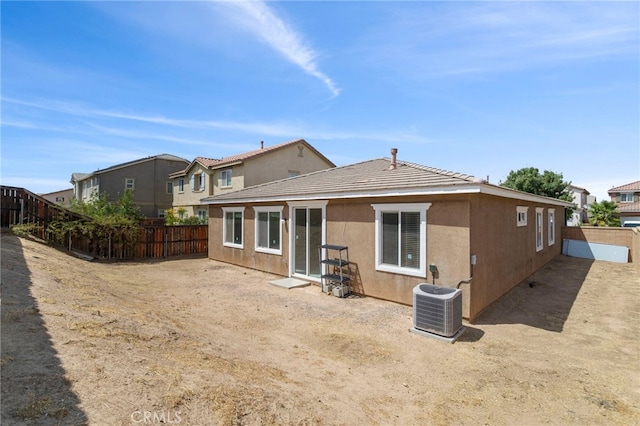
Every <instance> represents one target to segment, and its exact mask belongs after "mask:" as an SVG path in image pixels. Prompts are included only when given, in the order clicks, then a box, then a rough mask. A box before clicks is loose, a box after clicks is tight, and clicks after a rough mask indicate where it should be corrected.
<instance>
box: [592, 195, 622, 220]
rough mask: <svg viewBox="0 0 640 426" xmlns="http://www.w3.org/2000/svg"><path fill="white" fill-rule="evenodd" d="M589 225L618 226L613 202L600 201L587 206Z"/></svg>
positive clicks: (616, 211)
mask: <svg viewBox="0 0 640 426" xmlns="http://www.w3.org/2000/svg"><path fill="white" fill-rule="evenodd" d="M589 215H590V217H589V225H593V226H620V217H619V216H618V205H617V204H616V203H614V202H613V201H607V200H602V201H600V202H599V203H593V204H591V206H589Z"/></svg>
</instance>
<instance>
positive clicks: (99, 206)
mask: <svg viewBox="0 0 640 426" xmlns="http://www.w3.org/2000/svg"><path fill="white" fill-rule="evenodd" d="M70 210H72V211H75V212H76V213H80V214H82V215H84V216H89V217H91V218H92V219H94V220H95V221H98V222H107V223H118V222H122V223H137V222H139V221H140V219H142V214H141V213H140V210H139V209H138V208H137V207H136V206H135V205H134V204H133V191H132V190H130V189H127V190H126V191H125V192H124V194H123V195H122V196H121V197H120V198H118V199H117V200H116V202H115V203H112V202H109V201H107V195H106V194H105V193H101V194H96V193H94V194H92V196H91V198H90V200H89V201H87V202H85V201H81V200H77V199H73V200H72V202H71V206H70Z"/></svg>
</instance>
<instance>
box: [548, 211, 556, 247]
mask: <svg viewBox="0 0 640 426" xmlns="http://www.w3.org/2000/svg"><path fill="white" fill-rule="evenodd" d="M547 217H548V224H549V225H548V226H549V228H548V229H549V231H548V232H549V245H550V246H552V245H554V244H555V243H556V210H555V209H549V210H547Z"/></svg>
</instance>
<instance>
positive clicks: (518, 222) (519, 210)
mask: <svg viewBox="0 0 640 426" xmlns="http://www.w3.org/2000/svg"><path fill="white" fill-rule="evenodd" d="M528 210H529V207H527V206H516V226H518V227H522V226H527V219H528V218H527V212H528ZM521 213H522V214H523V215H524V220H520V214H521Z"/></svg>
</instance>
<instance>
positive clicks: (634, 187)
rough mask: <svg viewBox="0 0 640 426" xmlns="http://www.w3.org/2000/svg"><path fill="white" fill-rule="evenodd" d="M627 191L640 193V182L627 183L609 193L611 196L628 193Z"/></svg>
mask: <svg viewBox="0 0 640 426" xmlns="http://www.w3.org/2000/svg"><path fill="white" fill-rule="evenodd" d="M627 191H634V192H636V191H637V192H640V180H637V181H635V182H631V183H627V184H625V185H621V186H616V187H614V188H611V189H610V190H608V191H607V192H608V193H609V194H611V193H612V192H627Z"/></svg>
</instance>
